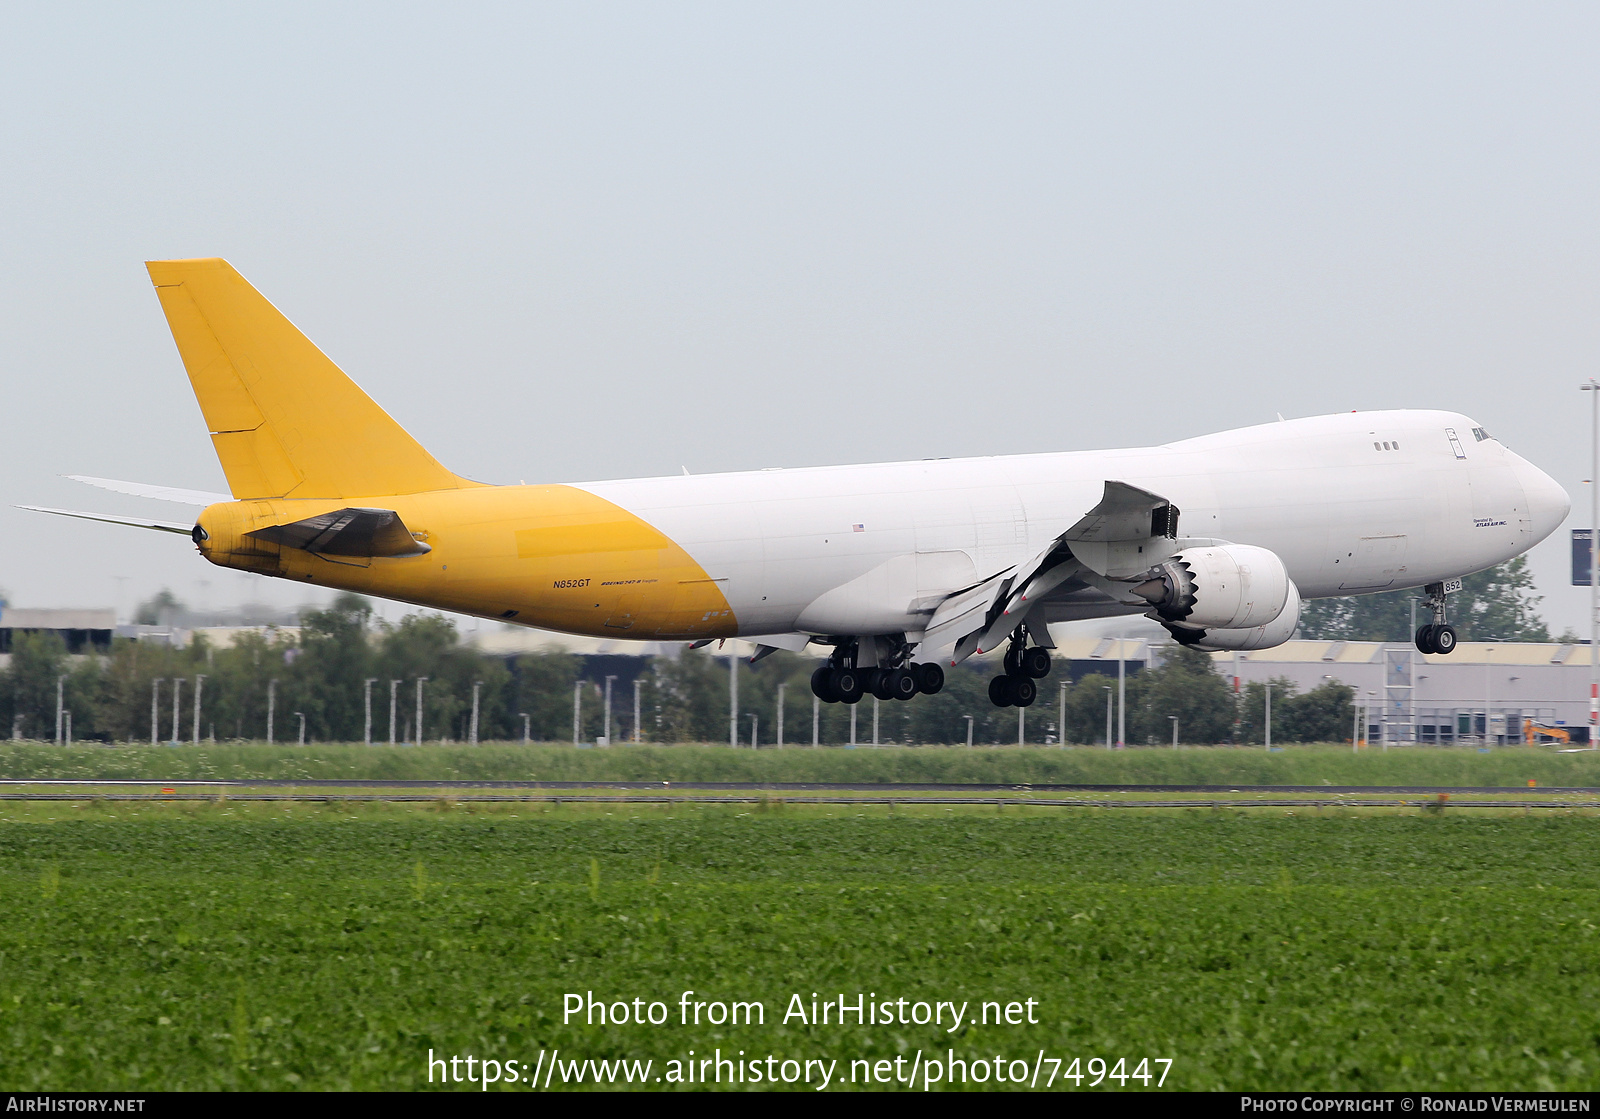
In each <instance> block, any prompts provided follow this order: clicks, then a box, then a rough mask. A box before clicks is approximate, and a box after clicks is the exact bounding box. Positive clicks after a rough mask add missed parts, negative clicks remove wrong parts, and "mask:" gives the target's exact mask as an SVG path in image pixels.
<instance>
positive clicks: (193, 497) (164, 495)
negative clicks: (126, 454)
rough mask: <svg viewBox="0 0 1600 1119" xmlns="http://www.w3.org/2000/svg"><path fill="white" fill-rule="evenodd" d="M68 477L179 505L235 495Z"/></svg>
mask: <svg viewBox="0 0 1600 1119" xmlns="http://www.w3.org/2000/svg"><path fill="white" fill-rule="evenodd" d="M66 477H67V478H70V479H72V481H74V482H82V483H83V484H84V485H86V486H98V487H100V488H101V489H103V490H110V491H111V492H112V493H125V494H130V495H131V496H133V497H151V498H155V499H156V500H157V501H173V502H176V503H177V504H179V505H215V504H217V503H218V502H219V501H232V500H233V497H232V496H231V495H229V494H225V493H212V492H210V491H209V490H186V489H181V488H179V487H177V486H151V485H146V484H145V483H143V482H119V481H116V480H115V479H113V478H91V477H89V476H88V475H86V474H68V475H66Z"/></svg>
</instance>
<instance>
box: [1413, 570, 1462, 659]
mask: <svg viewBox="0 0 1600 1119" xmlns="http://www.w3.org/2000/svg"><path fill="white" fill-rule="evenodd" d="M1422 589H1423V590H1424V591H1425V592H1427V595H1428V597H1427V599H1426V605H1427V606H1428V608H1429V609H1430V610H1432V611H1433V621H1432V622H1430V623H1428V624H1427V625H1425V626H1422V627H1420V628H1419V629H1418V630H1417V638H1416V641H1417V652H1419V653H1445V654H1448V653H1453V652H1455V648H1456V631H1455V628H1454V627H1453V626H1451V625H1449V624H1448V623H1446V621H1445V596H1446V595H1447V594H1449V593H1450V592H1451V591H1459V590H1460V589H1461V580H1460V579H1452V580H1451V581H1450V582H1448V583H1429V584H1428V585H1427V586H1426V587H1424V588H1422Z"/></svg>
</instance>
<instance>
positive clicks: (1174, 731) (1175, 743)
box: [1167, 715, 1178, 750]
mask: <svg viewBox="0 0 1600 1119" xmlns="http://www.w3.org/2000/svg"><path fill="white" fill-rule="evenodd" d="M1167 718H1169V719H1171V720H1172V748H1173V749H1174V750H1176V749H1177V748H1178V717H1177V716H1176V715H1168V716H1167Z"/></svg>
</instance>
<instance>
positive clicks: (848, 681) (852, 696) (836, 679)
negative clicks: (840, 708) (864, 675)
mask: <svg viewBox="0 0 1600 1119" xmlns="http://www.w3.org/2000/svg"><path fill="white" fill-rule="evenodd" d="M832 683H833V694H834V695H836V696H838V697H839V702H840V703H860V702H861V695H862V693H863V691H864V690H865V689H864V688H863V687H862V684H863V681H862V679H861V673H859V672H857V671H856V670H855V669H853V668H836V669H834V670H833V681H832Z"/></svg>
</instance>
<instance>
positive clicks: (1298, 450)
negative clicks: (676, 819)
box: [579, 410, 1570, 634]
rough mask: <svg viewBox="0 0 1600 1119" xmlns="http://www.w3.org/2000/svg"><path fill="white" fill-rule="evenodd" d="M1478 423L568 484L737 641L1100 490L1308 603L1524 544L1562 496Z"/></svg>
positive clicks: (988, 567) (1369, 426)
mask: <svg viewBox="0 0 1600 1119" xmlns="http://www.w3.org/2000/svg"><path fill="white" fill-rule="evenodd" d="M1475 432H1481V428H1479V425H1478V424H1477V423H1475V422H1474V421H1473V420H1470V419H1468V418H1467V417H1466V416H1463V415H1461V414H1459V413H1455V412H1442V411H1420V410H1419V411H1386V412H1359V413H1346V414H1339V415H1332V416H1318V417H1313V418H1310V419H1301V420H1287V421H1281V422H1278V423H1269V424H1263V425H1261V426H1258V427H1250V428H1242V429H1238V430H1234V431H1227V432H1222V433H1219V434H1216V435H1207V436H1202V437H1200V438H1196V439H1186V440H1183V441H1180V442H1177V443H1169V444H1166V445H1163V446H1157V447H1137V448H1129V449H1124V450H1109V451H1072V452H1062V453H1051V454H1033V455H1012V456H1004V457H993V458H975V459H936V460H924V461H921V462H892V463H879V464H871V465H865V466H837V467H817V468H807V469H794V470H762V471H751V472H743V473H733V474H711V475H698V476H675V477H665V478H645V479H635V480H626V481H612V482H596V483H590V484H585V485H582V486H580V487H579V488H581V489H585V490H588V491H589V492H591V493H593V494H595V495H597V496H600V497H603V498H605V499H606V500H608V501H612V502H615V503H616V504H617V505H620V506H622V507H623V508H625V509H627V510H630V511H631V512H633V513H634V514H636V515H637V516H639V517H641V518H643V519H644V520H646V521H648V522H649V523H651V524H652V525H654V526H655V527H656V528H658V529H659V530H660V531H661V532H663V533H665V534H666V535H667V536H669V537H671V538H672V539H673V540H674V541H676V542H678V543H679V544H681V545H682V546H683V547H684V548H685V549H686V550H687V551H688V552H689V554H690V555H691V556H693V557H694V559H695V560H696V561H698V562H699V564H700V565H701V566H702V567H703V568H704V569H705V571H706V572H707V573H708V574H709V575H710V577H711V578H712V579H714V580H717V581H718V583H719V585H720V587H721V588H722V590H723V593H724V594H725V595H726V597H727V600H728V603H729V605H730V607H732V609H733V612H734V614H735V616H736V617H737V619H738V628H739V632H740V633H741V634H776V633H784V632H790V631H793V630H796V629H797V628H805V627H803V626H802V625H801V617H802V614H803V613H804V611H805V610H806V608H807V606H808V605H810V604H811V603H812V602H813V601H814V600H816V599H817V598H818V597H819V596H821V595H823V594H824V593H826V592H828V591H829V590H831V589H833V588H835V587H838V586H840V585H841V584H844V583H847V582H849V581H850V580H852V579H856V578H857V577H859V576H861V575H863V574H864V573H866V572H868V571H870V570H872V569H873V568H875V567H877V566H879V565H880V564H883V563H885V562H886V561H889V560H892V559H894V558H895V557H900V556H906V555H908V554H916V553H945V554H948V553H962V554H964V555H965V556H967V557H969V558H970V560H971V564H972V569H973V571H974V572H975V573H976V576H977V577H978V578H986V577H988V576H990V575H992V574H994V573H995V572H998V571H1001V570H1003V569H1005V568H1006V567H1008V566H1010V565H1012V564H1017V563H1021V562H1024V561H1025V560H1027V559H1028V558H1029V557H1031V556H1033V555H1035V554H1037V553H1038V552H1039V551H1040V549H1042V548H1044V547H1046V546H1047V545H1048V544H1049V542H1050V541H1051V540H1053V539H1054V538H1055V537H1057V536H1058V535H1060V534H1061V533H1062V532H1063V531H1065V530H1066V529H1068V528H1069V527H1070V526H1071V525H1073V523H1074V522H1076V521H1077V520H1078V519H1079V518H1081V517H1082V516H1083V515H1084V514H1085V513H1086V512H1087V511H1088V510H1090V509H1091V508H1093V507H1094V505H1095V503H1096V502H1097V501H1099V500H1100V497H1101V494H1102V491H1103V489H1104V484H1105V482H1106V481H1108V480H1113V481H1120V482H1126V483H1130V484H1132V485H1134V486H1138V487H1140V488H1143V489H1146V490H1149V491H1151V492H1152V493H1156V494H1159V495H1161V496H1163V497H1165V498H1167V499H1169V500H1170V501H1172V503H1173V504H1175V505H1177V506H1178V508H1179V509H1180V510H1181V519H1180V521H1179V526H1178V532H1179V536H1180V537H1181V538H1197V539H1216V540H1225V541H1229V542H1232V543H1238V544H1253V545H1257V546H1260V547H1263V548H1267V549H1270V550H1271V551H1273V552H1276V553H1277V554H1278V555H1279V556H1280V557H1282V559H1283V561H1284V563H1285V565H1286V566H1287V568H1288V570H1289V573H1290V576H1291V577H1292V578H1293V579H1294V581H1295V583H1296V584H1297V585H1298V586H1299V588H1300V591H1301V593H1302V595H1304V596H1305V597H1307V598H1317V597H1327V596H1333V595H1345V594H1360V593H1370V592H1373V591H1379V590H1392V589H1398V588H1403V587H1419V586H1423V585H1425V584H1428V583H1434V582H1439V581H1442V580H1446V579H1451V578H1456V577H1459V576H1462V575H1466V574H1470V573H1472V572H1474V571H1480V570H1483V569H1484V568H1488V567H1492V566H1494V565H1495V564H1498V563H1501V562H1503V561H1505V560H1507V559H1510V558H1512V557H1514V556H1516V555H1519V554H1521V553H1522V552H1525V551H1527V550H1528V549H1529V548H1530V547H1532V546H1533V545H1534V544H1536V543H1538V542H1539V541H1540V540H1542V539H1544V538H1545V537H1546V536H1548V535H1549V534H1550V533H1552V532H1553V531H1555V529H1556V528H1557V527H1558V526H1559V525H1560V523H1561V521H1562V520H1563V519H1564V518H1565V517H1566V514H1567V511H1568V508H1569V504H1570V502H1569V500H1568V497H1567V495H1566V493H1565V491H1563V490H1562V489H1561V487H1560V486H1558V485H1557V484H1556V483H1555V482H1554V481H1553V480H1551V479H1550V478H1549V477H1548V476H1547V475H1545V474H1544V473H1542V472H1541V471H1539V470H1538V469H1537V468H1536V467H1534V466H1532V465H1531V464H1530V463H1528V462H1527V461H1526V460H1524V459H1522V458H1521V457H1519V456H1518V455H1516V454H1514V453H1512V452H1511V451H1509V450H1507V449H1506V448H1505V447H1503V446H1502V445H1501V444H1500V443H1499V442H1498V441H1497V440H1495V439H1493V438H1491V437H1488V436H1480V435H1479V434H1475ZM1113 612H1115V610H1114V609H1112V610H1108V611H1107V613H1113ZM915 625H916V619H915V618H914V617H910V616H908V617H907V618H906V628H913V627H914V626H915Z"/></svg>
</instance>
